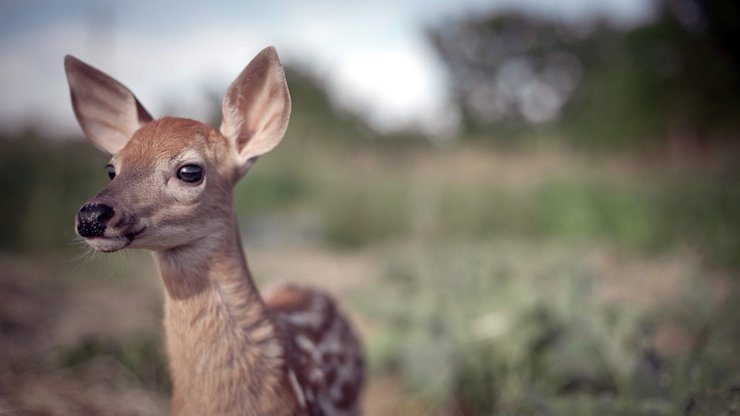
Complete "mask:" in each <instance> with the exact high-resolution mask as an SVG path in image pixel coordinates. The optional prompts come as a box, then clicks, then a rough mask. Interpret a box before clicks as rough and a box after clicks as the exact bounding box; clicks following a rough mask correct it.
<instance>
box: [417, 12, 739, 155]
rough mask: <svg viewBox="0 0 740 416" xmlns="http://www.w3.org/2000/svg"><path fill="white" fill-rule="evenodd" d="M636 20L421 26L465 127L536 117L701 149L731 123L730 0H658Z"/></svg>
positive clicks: (513, 18) (608, 139) (554, 126)
mask: <svg viewBox="0 0 740 416" xmlns="http://www.w3.org/2000/svg"><path fill="white" fill-rule="evenodd" d="M656 9H657V10H656V12H655V14H656V16H655V17H654V18H653V19H651V20H650V21H649V22H646V23H644V24H640V25H639V26H637V27H630V28H623V27H614V26H613V25H610V24H609V23H607V22H605V21H596V22H575V23H567V22H563V21H561V20H556V19H552V18H546V17H533V16H530V15H523V14H519V13H503V14H494V15H490V16H484V17H479V16H475V17H469V18H466V19H462V20H460V21H456V22H453V23H450V22H447V23H445V24H442V25H439V26H437V27H434V28H431V29H429V30H428V37H429V39H430V42H431V43H432V45H433V46H434V47H435V49H436V51H437V52H438V54H439V56H440V58H441V59H442V62H443V63H444V65H445V67H446V68H447V72H448V74H449V77H448V78H449V82H450V84H451V89H452V95H453V97H454V100H455V101H456V103H457V104H458V106H459V107H460V109H461V111H462V114H463V124H464V125H463V128H464V130H465V131H466V134H467V135H472V136H478V135H480V133H481V132H487V133H488V134H483V135H485V136H489V135H490V132H494V133H498V134H496V135H495V137H498V138H499V139H500V140H502V141H508V140H509V139H510V137H511V135H512V131H517V130H522V129H524V130H526V129H530V128H531V126H532V125H533V124H534V125H539V126H546V127H547V129H548V130H550V131H556V132H557V131H560V132H562V133H563V134H564V135H565V136H566V137H568V138H569V139H570V140H572V141H573V142H574V143H577V144H579V145H582V146H586V147H590V148H602V149H603V148H634V147H638V148H641V149H642V148H646V147H656V146H657V147H659V148H667V147H670V146H673V147H674V148H675V147H679V148H683V150H688V151H692V152H693V151H702V150H706V148H707V147H712V146H714V145H716V144H717V142H723V141H733V142H734V147H737V145H738V143H737V137H738V134H737V132H738V130H740V52H739V50H738V46H737V41H736V39H737V31H738V29H737V27H738V26H739V25H738V23H737V22H738V17H737V16H740V6H738V3H737V2H734V1H732V0H719V1H702V0H678V1H661V2H657V3H656Z"/></svg>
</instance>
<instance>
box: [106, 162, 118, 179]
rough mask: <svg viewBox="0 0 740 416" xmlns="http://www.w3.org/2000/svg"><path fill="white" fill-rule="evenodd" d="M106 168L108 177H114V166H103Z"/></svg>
mask: <svg viewBox="0 0 740 416" xmlns="http://www.w3.org/2000/svg"><path fill="white" fill-rule="evenodd" d="M105 169H106V170H108V177H109V178H110V179H113V178H115V177H116V168H114V167H113V165H108V166H106V167H105Z"/></svg>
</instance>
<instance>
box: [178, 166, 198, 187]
mask: <svg viewBox="0 0 740 416" xmlns="http://www.w3.org/2000/svg"><path fill="white" fill-rule="evenodd" d="M202 177H203V169H202V168H201V167H200V166H198V165H185V166H183V167H181V168H180V169H178V171H177V178H178V179H180V180H181V181H183V182H188V183H194V182H198V181H200V180H201V178H202Z"/></svg>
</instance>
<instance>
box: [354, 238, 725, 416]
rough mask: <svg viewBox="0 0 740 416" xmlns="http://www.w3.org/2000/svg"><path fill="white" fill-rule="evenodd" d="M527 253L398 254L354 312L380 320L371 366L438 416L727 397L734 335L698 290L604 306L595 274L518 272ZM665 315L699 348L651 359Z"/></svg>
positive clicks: (480, 249) (549, 260)
mask: <svg viewBox="0 0 740 416" xmlns="http://www.w3.org/2000/svg"><path fill="white" fill-rule="evenodd" d="M547 252H548V253H551V251H550V250H548V251H547ZM528 254H531V253H530V251H525V252H524V253H520V254H516V252H515V251H514V252H513V251H512V247H511V245H505V244H500V243H499V244H487V243H478V244H462V245H460V244H442V245H436V244H425V245H423V249H421V250H417V249H412V250H406V251H402V252H399V253H398V254H397V256H396V257H395V258H392V259H391V261H390V263H389V264H388V270H387V272H386V274H385V276H386V280H385V281H384V285H383V287H382V288H379V289H378V290H380V291H381V292H382V293H383V295H382V296H378V297H376V298H373V300H372V301H368V302H366V303H365V305H364V307H365V308H367V309H368V313H369V314H371V316H374V317H376V319H378V320H380V321H381V322H382V325H380V326H379V327H380V328H382V329H381V332H382V333H381V334H379V335H378V336H377V337H375V338H373V339H371V340H369V342H370V344H369V349H370V352H371V354H373V358H374V362H375V363H376V365H377V367H376V368H375V371H376V372H381V373H391V374H396V375H397V376H399V377H401V378H402V379H403V380H405V382H406V383H407V385H408V386H409V388H410V389H411V390H412V391H413V392H415V393H416V394H419V395H421V396H423V397H426V398H427V400H428V401H429V402H430V403H433V409H439V412H440V413H443V414H459V415H485V414H505V415H532V414H549V415H593V414H614V415H675V414H681V413H683V411H684V409H690V408H703V407H704V406H732V405H733V404H732V403H735V402H736V400H737V392H736V391H735V390H734V389H733V388H732V387H730V388H729V389H728V387H727V386H733V385H737V384H736V383H738V382H740V380H739V379H738V378H737V377H738V376H737V375H738V374H740V373H738V371H740V361H738V359H737V356H736V355H735V353H734V352H732V351H737V348H738V347H740V345H738V340H739V339H740V338H737V337H736V336H735V335H737V334H735V335H733V336H730V337H728V336H727V333H726V331H735V328H736V325H734V324H733V323H732V321H733V318H730V316H732V315H728V312H730V311H728V310H725V309H712V308H711V307H709V305H711V300H710V298H709V296H708V293H707V292H705V291H701V290H699V291H694V292H691V293H689V294H688V295H686V296H687V298H686V299H685V305H691V307H683V308H676V309H672V307H671V306H668V305H666V306H664V307H663V308H662V312H660V313H657V312H656V311H655V310H647V309H645V308H641V307H638V306H636V305H626V304H608V303H606V304H605V303H604V302H603V300H599V298H598V296H597V294H596V293H594V286H596V285H598V283H597V282H598V281H599V279H600V278H599V277H598V276H596V275H594V274H593V273H594V272H596V270H594V269H592V268H590V267H588V266H587V265H585V264H584V263H582V262H580V261H576V260H575V259H573V258H567V256H566V257H559V256H555V257H553V256H552V255H549V256H547V257H543V258H539V259H537V262H536V264H529V265H522V263H525V262H523V261H522V260H524V259H522V258H519V256H520V255H528ZM690 273H692V271H687V274H690ZM730 307H732V308H735V309H736V306H730ZM689 310H690V311H691V312H689ZM701 311H703V312H701ZM687 313H690V314H691V315H690V316H689V315H687ZM734 316H736V315H734ZM671 319H675V320H677V321H678V322H681V324H680V325H681V326H682V327H683V328H686V329H687V330H688V331H693V332H696V333H702V334H703V338H701V337H700V338H701V339H704V341H703V342H699V343H696V344H694V346H693V347H692V348H688V349H686V350H685V351H682V352H679V353H673V354H666V353H665V351H657V350H656V349H655V347H654V344H653V342H652V337H653V336H654V333H655V331H656V328H657V326H659V325H662V324H665V322H667V321H670V320H671ZM735 332H736V331H735ZM719 346H723V347H719ZM718 347H719V348H718ZM432 363H433V364H432ZM704 392H711V394H713V395H714V396H716V397H715V398H714V399H711V398H710V399H708V398H706V397H703V395H704V394H705V393H704ZM711 394H709V395H710V396H711ZM713 401H714V403H713ZM699 402H701V403H699ZM432 413H434V412H432ZM729 414H731V413H729Z"/></svg>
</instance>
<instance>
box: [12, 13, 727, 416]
mask: <svg viewBox="0 0 740 416" xmlns="http://www.w3.org/2000/svg"><path fill="white" fill-rule="evenodd" d="M150 3H151V2H148V1H146V2H145V1H140V0H135V1H129V2H105V1H93V0H65V1H38V2H36V1H34V2H24V1H19V0H4V1H0V97H1V99H0V166H2V174H1V175H0V414H2V415H81V414H85V415H164V414H167V411H168V396H169V389H170V385H169V380H168V375H167V370H166V359H165V357H164V353H163V348H162V330H161V325H160V321H161V315H162V310H161V302H162V293H161V287H160V283H159V278H158V276H157V274H156V271H155V268H154V265H153V262H152V260H151V258H150V256H149V254H147V253H144V252H138V251H134V250H128V251H124V252H120V253H115V254H110V255H95V254H92V253H90V252H89V250H88V249H86V247H85V246H84V244H82V243H80V242H79V241H77V240H76V239H75V237H74V232H73V222H74V215H75V212H76V211H77V209H78V207H79V206H80V205H81V204H82V203H83V202H84V201H85V200H86V199H87V198H89V197H90V196H92V195H94V194H95V193H97V192H98V191H99V190H100V189H102V188H103V187H104V186H105V183H106V182H107V174H106V170H105V168H104V166H105V165H106V163H107V157H106V156H105V155H103V154H101V153H99V152H98V151H97V150H96V149H95V148H94V147H93V146H92V145H91V144H90V143H88V142H87V141H86V140H85V139H84V138H83V136H82V133H81V131H80V130H79V128H78V127H77V125H76V122H75V120H74V116H73V113H72V111H71V105H70V103H69V95H68V90H67V84H66V80H65V78H64V72H63V67H62V60H63V56H64V55H65V54H67V53H71V54H73V55H75V56H77V57H78V58H81V59H83V60H85V61H87V62H89V63H91V64H93V65H94V66H96V67H98V68H100V69H102V70H104V71H105V72H107V73H109V74H111V75H112V76H114V77H115V78H117V79H118V80H120V81H121V82H123V83H124V84H126V85H127V86H128V87H129V88H131V89H132V90H133V91H134V92H135V93H136V94H137V96H138V97H139V99H140V100H141V101H142V103H143V104H144V105H145V106H146V107H147V108H148V109H149V110H150V111H151V112H152V114H153V115H154V116H155V117H158V116H162V115H166V114H167V115H177V116H186V117H193V118H198V119H201V120H206V121H208V122H210V123H212V124H213V125H217V124H218V122H219V120H220V100H221V95H222V93H223V91H224V90H225V88H226V86H227V85H228V84H229V83H230V81H231V80H232V79H233V78H234V77H235V76H236V75H237V74H238V73H239V71H240V70H241V69H242V68H243V67H244V66H245V65H246V63H247V62H249V60H250V59H251V58H252V57H253V56H254V55H255V54H256V53H257V52H258V51H259V50H260V49H262V48H263V47H264V46H267V45H275V46H276V47H277V49H278V51H279V52H280V54H281V58H282V60H283V62H284V64H285V65H286V68H287V77H288V84H289V86H290V89H291V93H292V97H293V116H292V121H291V125H290V128H289V130H288V134H287V136H286V137H285V139H284V140H283V142H282V144H281V145H280V146H279V147H278V148H277V149H276V150H275V151H274V152H273V153H271V154H269V155H267V156H265V157H263V158H261V160H260V161H259V163H258V164H257V166H256V167H255V168H254V169H252V171H251V172H250V174H249V175H248V176H247V178H246V179H245V180H243V181H242V182H241V183H240V184H239V186H238V187H237V189H236V192H237V196H236V201H237V211H238V214H239V217H240V223H241V227H242V232H243V239H244V241H245V246H246V247H245V248H246V251H247V253H248V256H249V261H250V266H251V269H252V271H253V273H254V274H255V276H257V278H258V280H259V283H260V285H268V284H273V283H278V282H285V281H292V282H300V283H307V284H315V285H318V286H321V287H323V288H325V289H326V290H328V291H330V292H332V293H334V294H335V295H336V296H337V297H338V298H339V299H340V302H341V305H342V307H343V309H344V310H345V312H346V313H347V314H348V315H350V316H351V317H352V319H353V321H354V322H355V324H356V327H357V329H358V331H359V332H360V334H361V335H362V338H363V340H364V344H365V348H366V352H367V355H368V357H369V366H370V377H369V382H368V388H367V390H366V393H365V396H364V402H365V403H364V408H365V413H366V414H367V415H539V414H547V415H592V414H613V415H622V414H623V415H676V414H689V415H699V414H711V415H731V414H732V415H734V414H738V409H740V325H739V324H738V320H739V319H740V302H738V300H740V297H739V296H738V295H739V294H740V293H739V292H738V287H737V286H738V279H740V274H739V273H738V271H739V270H740V43H738V40H739V39H740V33H738V32H739V31H740V5H739V4H738V3H737V2H735V1H732V0H716V1H709V0H653V1H650V0H629V1H619V0H611V1H602V2H592V1H588V0H567V1H558V2H555V1H548V0H526V1H513V0H512V1H493V0H490V1H484V0H468V1H439V2H425V1H422V0H403V1H395V2H386V1H380V0H377V1H373V0H364V1H358V2H340V1H325V2H290V1H287V0H279V1H274V2H256V1H227V0H219V1H213V2H196V1H190V0H186V1H178V2H174V1H171V2H168V1H164V2H158V3H156V4H150ZM268 3H269V4H268ZM286 260H287V261H286Z"/></svg>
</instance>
